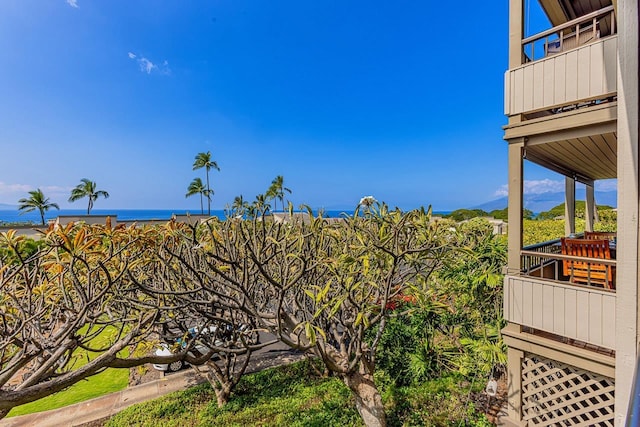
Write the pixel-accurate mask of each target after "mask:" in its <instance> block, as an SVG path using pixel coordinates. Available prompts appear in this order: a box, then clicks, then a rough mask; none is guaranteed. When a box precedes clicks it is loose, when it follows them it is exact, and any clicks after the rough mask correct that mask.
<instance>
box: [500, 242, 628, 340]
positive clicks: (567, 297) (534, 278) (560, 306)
mask: <svg viewBox="0 0 640 427" xmlns="http://www.w3.org/2000/svg"><path fill="white" fill-rule="evenodd" d="M521 257H522V271H521V273H520V275H507V276H506V277H505V282H504V316H505V320H507V321H508V322H511V323H515V324H518V325H521V326H523V327H525V328H529V329H531V330H534V331H537V332H540V333H546V334H551V335H553V336H557V337H559V338H561V340H562V341H563V342H565V343H569V344H573V343H580V344H587V345H590V346H593V348H594V349H609V350H614V349H615V334H613V333H611V331H614V330H615V321H616V314H615V307H616V293H615V264H616V261H615V259H611V260H604V259H593V258H588V257H575V256H569V255H563V254H562V253H561V249H560V241H559V240H554V241H550V242H545V243H542V244H538V245H533V246H530V247H526V248H524V249H523V250H522V251H521ZM574 262H582V263H588V262H593V263H594V264H595V263H597V264H598V265H601V266H604V267H605V268H604V270H605V271H606V272H607V273H608V274H610V275H611V277H612V280H611V282H610V284H609V286H607V285H603V284H596V282H598V280H597V279H596V278H595V276H596V274H598V273H597V271H596V269H595V268H594V269H593V275H594V280H593V283H592V280H591V278H590V277H589V276H590V274H591V271H589V270H587V272H586V279H585V280H580V281H578V280H576V277H575V276H574V275H573V272H572V271H571V269H567V268H566V265H567V264H568V265H573V264H571V263H574Z"/></svg>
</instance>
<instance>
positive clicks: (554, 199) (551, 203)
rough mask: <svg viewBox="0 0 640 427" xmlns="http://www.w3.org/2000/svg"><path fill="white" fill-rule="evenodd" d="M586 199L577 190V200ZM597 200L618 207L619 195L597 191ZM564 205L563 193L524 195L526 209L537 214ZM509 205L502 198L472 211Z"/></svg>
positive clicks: (614, 192)
mask: <svg viewBox="0 0 640 427" xmlns="http://www.w3.org/2000/svg"><path fill="white" fill-rule="evenodd" d="M584 199H585V189H584V188H582V189H580V188H579V189H576V200H584ZM595 199H596V203H597V204H598V205H607V206H612V207H614V208H615V207H616V206H618V193H617V192H616V191H596V192H595ZM562 203H564V193H563V192H557V193H552V192H547V193H541V194H525V195H524V207H525V209H529V210H530V211H533V212H535V213H539V212H544V211H548V210H550V209H552V208H554V207H555V206H558V205H559V204H562ZM507 205H508V199H507V197H501V198H499V199H496V200H492V201H490V202H486V203H483V204H481V205H478V206H474V207H473V208H471V209H481V210H483V211H486V212H490V211H493V210H500V209H504V208H506V207H507Z"/></svg>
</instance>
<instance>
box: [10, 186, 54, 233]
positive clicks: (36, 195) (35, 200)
mask: <svg viewBox="0 0 640 427" xmlns="http://www.w3.org/2000/svg"><path fill="white" fill-rule="evenodd" d="M29 194H30V195H31V197H29V198H28V199H20V200H18V203H20V205H19V206H18V210H19V211H21V212H20V215H22V214H24V213H27V212H32V211H34V210H36V209H38V211H39V212H40V219H41V220H42V225H44V213H45V212H46V211H48V210H49V209H51V208H56V209H58V210H60V207H59V206H58V204H57V203H49V198H48V197H44V194H43V193H42V190H40V189H39V188H38V189H37V190H34V191H29Z"/></svg>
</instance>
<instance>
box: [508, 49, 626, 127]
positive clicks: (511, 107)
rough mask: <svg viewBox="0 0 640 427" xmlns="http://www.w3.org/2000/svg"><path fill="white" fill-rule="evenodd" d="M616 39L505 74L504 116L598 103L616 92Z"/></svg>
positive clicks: (532, 63)
mask: <svg viewBox="0 0 640 427" xmlns="http://www.w3.org/2000/svg"><path fill="white" fill-rule="evenodd" d="M617 51H618V37H617V36H611V37H607V38H605V39H602V40H599V41H597V42H594V43H591V44H588V45H584V46H580V47H578V48H576V49H573V50H570V51H567V52H564V53H559V54H556V55H553V56H550V57H548V58H544V59H541V60H539V61H534V62H530V63H528V64H525V65H523V66H521V67H518V68H514V69H512V70H509V71H507V73H506V74H505V105H504V108H505V114H506V115H515V114H522V113H526V112H531V111H538V110H546V109H550V108H553V107H556V106H562V105H568V104H572V103H577V102H579V101H581V100H589V99H597V98H598V97H603V96H605V95H609V94H613V93H615V92H616V90H617V88H616V72H617V71H616V70H617V61H616V56H617Z"/></svg>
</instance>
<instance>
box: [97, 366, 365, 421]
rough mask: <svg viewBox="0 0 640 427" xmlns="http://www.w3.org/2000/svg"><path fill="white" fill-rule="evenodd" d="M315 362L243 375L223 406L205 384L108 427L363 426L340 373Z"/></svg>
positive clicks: (126, 412) (124, 415)
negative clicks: (323, 373) (323, 371)
mask: <svg viewBox="0 0 640 427" xmlns="http://www.w3.org/2000/svg"><path fill="white" fill-rule="evenodd" d="M311 363H312V362H309V361H303V362H299V363H295V364H292V365H289V366H283V367H280V368H274V369H269V370H265V371H262V372H259V373H256V374H253V375H247V376H245V377H243V378H242V380H241V381H240V383H239V384H238V386H237V387H236V390H235V392H234V394H233V395H232V397H231V400H230V401H229V403H228V404H227V405H226V406H225V407H223V408H218V406H217V405H216V403H215V393H214V391H213V390H212V389H211V387H210V385H209V384H204V385H200V386H197V387H194V388H191V389H189V390H187V391H184V392H178V393H172V394H170V395H168V396H165V397H163V398H161V399H157V400H154V401H152V402H148V403H144V404H141V405H136V406H133V407H131V408H128V409H126V410H124V411H123V412H121V413H119V414H118V415H116V416H115V417H113V418H112V419H111V420H109V421H108V422H107V424H106V426H107V427H120V426H126V427H129V426H148V425H162V426H176V427H177V426H183V425H192V426H211V425H224V426H245V425H261V426H274V427H275V426H282V425H290V426H299V427H303V426H318V427H320V426H336V427H337V426H359V425H362V423H361V421H360V416H359V415H358V412H357V411H356V410H355V406H354V401H353V399H352V397H351V393H350V391H349V389H347V387H346V386H345V385H344V384H343V383H342V382H341V381H339V380H338V379H336V378H322V377H318V376H317V375H316V374H314V371H313V370H312V369H311V366H310V364H311Z"/></svg>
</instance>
